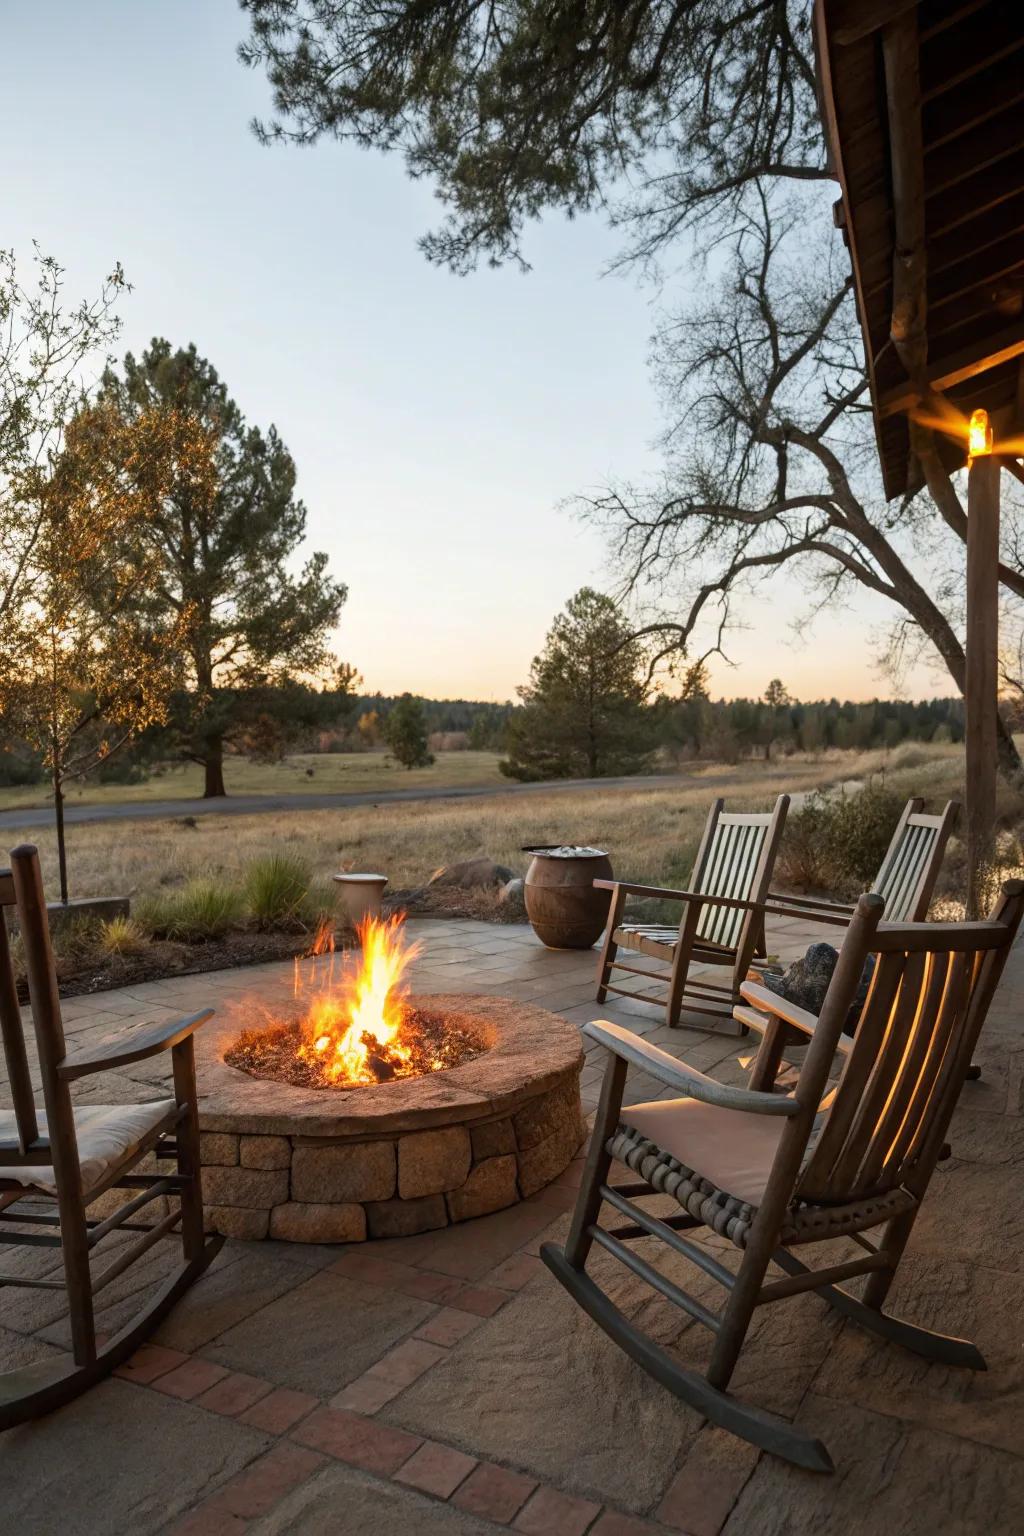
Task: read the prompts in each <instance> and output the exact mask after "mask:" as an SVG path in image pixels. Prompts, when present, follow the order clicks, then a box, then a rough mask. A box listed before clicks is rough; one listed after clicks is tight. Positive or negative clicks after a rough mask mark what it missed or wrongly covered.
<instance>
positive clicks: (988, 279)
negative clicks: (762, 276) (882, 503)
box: [814, 0, 1024, 498]
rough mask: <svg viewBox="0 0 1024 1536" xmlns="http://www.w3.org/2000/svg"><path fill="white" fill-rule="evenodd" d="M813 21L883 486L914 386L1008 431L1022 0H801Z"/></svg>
mask: <svg viewBox="0 0 1024 1536" xmlns="http://www.w3.org/2000/svg"><path fill="white" fill-rule="evenodd" d="M814 34H815V48H816V54H817V61H818V77H819V86H820V95H821V109H822V117H823V120H824V124H825V131H826V136H827V140H828V146H829V154H830V158H831V164H832V168H833V170H834V171H835V174H836V177H837V179H838V181H839V183H840V186H841V189H842V200H841V204H837V221H838V222H839V223H840V224H841V225H842V226H843V227H844V231H845V237H846V240H847V244H848V247H849V251H850V257H851V261H852V265H853V275H854V284H855V290H856V297H857V307H858V312H859V316H860V324H861V329H862V332H863V335H864V346H865V352H866V357H867V366H868V372H869V376H870V385H871V397H872V404H873V408H874V417H875V430H876V434H877V439H878V450H879V455H880V457H881V463H882V476H883V481H884V485H885V493H886V495H887V496H888V497H889V498H892V497H896V496H900V495H903V494H904V493H905V492H906V491H907V490H914V489H917V488H919V486H920V484H921V474H920V470H919V467H918V464H917V461H916V457H915V455H914V453H913V450H912V444H911V426H910V419H909V417H908V412H910V411H914V410H915V409H917V410H921V411H923V412H924V413H925V414H926V415H927V414H930V415H932V416H934V415H935V411H934V410H932V411H930V412H929V411H928V403H929V399H931V403H932V405H933V406H934V405H935V396H940V395H941V396H944V397H945V399H946V400H947V401H949V402H951V403H952V404H953V405H954V406H955V407H956V408H957V411H958V412H959V413H960V414H961V415H962V416H963V417H964V418H965V419H966V418H967V417H969V416H970V414H971V412H972V411H973V410H975V409H977V408H978V407H984V409H985V410H987V411H988V413H989V417H990V419H991V421H992V425H993V427H994V429H995V436H996V439H997V443H998V439H999V438H1000V437H1001V436H1006V435H1008V434H1011V433H1012V434H1015V435H1017V436H1018V437H1019V435H1020V434H1021V433H1022V432H1024V388H1022V385H1021V379H1022V378H1024V372H1022V366H1021V361H1022V359H1024V0H815V3H814ZM936 444H937V446H938V449H939V453H940V456H941V458H942V460H943V462H944V463H945V465H946V467H947V469H950V470H952V469H954V468H957V467H959V466H961V465H962V464H963V462H964V443H963V442H962V441H957V440H956V439H955V438H950V437H942V436H939V435H938V434H936ZM1015 446H1016V445H1015ZM1008 467H1013V468H1014V470H1015V471H1016V470H1018V469H1019V466H1017V465H1016V463H1015V462H1014V463H1013V464H1012V466H1011V465H1010V464H1008Z"/></svg>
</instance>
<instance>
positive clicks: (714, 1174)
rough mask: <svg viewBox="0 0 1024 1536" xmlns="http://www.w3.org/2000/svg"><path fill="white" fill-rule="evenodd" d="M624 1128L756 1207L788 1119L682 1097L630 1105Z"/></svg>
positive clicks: (669, 1157) (682, 1165) (624, 1113)
mask: <svg viewBox="0 0 1024 1536" xmlns="http://www.w3.org/2000/svg"><path fill="white" fill-rule="evenodd" d="M622 1127H623V1128H625V1129H627V1130H629V1131H632V1132H633V1133H635V1135H636V1136H639V1137H640V1138H642V1139H643V1140H644V1141H645V1142H646V1144H647V1145H648V1146H649V1147H653V1148H655V1149H656V1150H658V1151H659V1152H660V1153H661V1154H662V1156H663V1157H666V1158H668V1159H670V1160H673V1161H675V1162H676V1163H678V1165H679V1167H680V1168H687V1169H691V1170H692V1169H693V1168H699V1169H700V1170H701V1174H702V1175H703V1181H704V1182H705V1183H707V1184H709V1185H711V1186H713V1187H715V1188H716V1189H718V1190H724V1191H728V1193H729V1194H730V1195H732V1196H735V1197H736V1199H737V1200H739V1201H741V1202H744V1203H746V1204H747V1205H750V1206H756V1205H759V1204H760V1202H761V1200H762V1199H763V1197H764V1190H765V1185H766V1184H767V1182H768V1175H769V1174H770V1172H771V1168H772V1159H773V1158H774V1157H775V1153H776V1152H777V1150H778V1146H779V1142H780V1140H781V1139H782V1133H783V1131H784V1130H785V1128H786V1121H785V1119H783V1118H782V1117H781V1116H779V1115H755V1114H747V1113H744V1112H742V1111H737V1110H735V1109H720V1108H719V1107H718V1105H717V1104H703V1103H701V1101H700V1100H699V1099H689V1098H683V1099H660V1100H655V1101H654V1102H652V1103H650V1104H631V1105H630V1106H629V1108H628V1109H624V1110H623V1112H622ZM666 1193H671V1191H669V1190H666Z"/></svg>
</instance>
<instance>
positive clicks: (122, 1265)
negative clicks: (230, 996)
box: [0, 846, 223, 1430]
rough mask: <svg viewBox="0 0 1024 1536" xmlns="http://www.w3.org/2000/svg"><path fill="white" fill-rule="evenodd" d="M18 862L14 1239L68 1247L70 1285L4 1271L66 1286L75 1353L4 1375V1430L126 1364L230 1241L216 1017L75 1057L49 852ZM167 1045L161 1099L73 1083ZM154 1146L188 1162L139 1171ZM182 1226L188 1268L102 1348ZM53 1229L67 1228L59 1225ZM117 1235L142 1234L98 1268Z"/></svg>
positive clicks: (14, 887)
mask: <svg viewBox="0 0 1024 1536" xmlns="http://www.w3.org/2000/svg"><path fill="white" fill-rule="evenodd" d="M11 866H12V867H11V869H10V870H0V1026H2V1030H3V1043H4V1054H5V1056H6V1058H7V1069H8V1073H9V1076H10V1083H11V1094H12V1098H13V1104H14V1108H13V1110H3V1111H0V1244H17V1245H19V1246H25V1245H31V1246H33V1247H52V1248H57V1249H59V1250H60V1252H61V1257H62V1259H63V1268H64V1279H63V1280H58V1279H55V1278H53V1277H52V1275H47V1276H45V1277H39V1276H35V1277H30V1276H29V1275H10V1274H2V1273H0V1287H2V1286H8V1285H13V1286H29V1287H32V1288H42V1289H45V1290H66V1293H67V1300H68V1310H69V1314H70V1324H71V1341H72V1353H71V1356H70V1357H68V1356H61V1357H60V1358H59V1359H56V1360H54V1359H47V1360H44V1361H41V1362H39V1363H38V1364H36V1365H30V1366H26V1367H24V1368H23V1369H21V1370H15V1371H10V1372H8V1373H6V1374H5V1375H0V1430H4V1429H10V1428H11V1427H12V1426H13V1425H15V1424H20V1423H22V1422H24V1421H25V1420H26V1419H30V1418H35V1417H36V1416H37V1415H39V1414H41V1413H47V1412H49V1411H50V1410H51V1409H53V1408H58V1407H60V1406H61V1405H62V1404H63V1403H66V1402H68V1401H70V1400H71V1399H72V1398H73V1397H76V1396H78V1394H79V1393H81V1392H83V1391H85V1390H86V1388H87V1387H90V1386H92V1385H93V1384H94V1383H95V1382H97V1381H99V1380H100V1379H101V1378H102V1377H103V1376H105V1375H107V1374H109V1372H110V1371H112V1370H113V1369H114V1368H115V1366H118V1365H120V1364H121V1363H122V1362H123V1361H124V1360H126V1359H127V1358H128V1357H129V1355H131V1354H132V1353H133V1352H134V1351H135V1350H136V1349H137V1348H138V1346H139V1344H140V1343H142V1341H143V1340H144V1339H145V1338H146V1336H147V1335H148V1334H149V1333H150V1331H151V1330H152V1329H153V1328H155V1327H156V1325H157V1323H158V1322H159V1321H160V1319H161V1318H162V1317H164V1316H165V1314H166V1313H167V1312H169V1311H170V1309H171V1307H172V1306H173V1305H174V1303H175V1302H176V1301H177V1300H178V1298H179V1297H180V1296H182V1295H183V1294H184V1292H185V1291H186V1290H187V1289H188V1287H189V1286H190V1285H191V1284H192V1282H193V1281H194V1280H195V1279H197V1278H198V1276H199V1275H201V1274H202V1272H203V1271H204V1270H205V1269H206V1267H207V1265H208V1264H209V1263H210V1260H211V1259H212V1258H213V1257H214V1255H215V1254H216V1253H217V1251H218V1249H219V1248H220V1246H221V1243H222V1242H223V1239H222V1238H220V1237H214V1238H210V1239H204V1235H203V1201H202V1191H201V1187H200V1173H199V1126H198V1120H197V1116H196V1079H195V1062H194V1055H193V1042H192V1035H193V1033H194V1032H195V1030H196V1029H198V1028H199V1026H200V1025H201V1024H202V1023H204V1021H205V1020H206V1019H208V1018H209V1017H210V1011H209V1010H208V1011H206V1012H205V1013H199V1014H196V1015H194V1017H192V1018H188V1019H178V1020H175V1021H174V1022H171V1023H160V1024H152V1025H144V1026H143V1027H142V1028H140V1029H136V1030H133V1031H131V1032H129V1033H126V1034H125V1035H123V1036H122V1037H121V1038H119V1039H116V1040H112V1041H106V1042H104V1043H103V1044H102V1045H99V1046H96V1047H95V1048H94V1049H92V1050H90V1049H88V1048H86V1049H85V1050H80V1051H75V1052H72V1053H71V1054H69V1053H68V1052H67V1051H66V1049H65V1042H64V1030H63V1025H62V1023H61V1012H60V1003H59V1001H58V997H57V977H56V972H55V970H54V964H53V951H52V949H51V947H50V935H49V927H48V923H47V918H46V903H45V900H44V897H43V885H42V878H41V875H40V871H39V859H38V856H37V853H36V850H35V848H33V847H30V846H24V847H21V848H16V849H15V850H14V851H13V853H12V854H11ZM15 905H16V906H17V910H18V921H19V924H20V928H21V934H22V940H23V943H24V946H25V956H26V967H27V972H28V987H29V999H30V1002H31V1005H32V1018H33V1023H34V1027H35V1037H36V1045H37V1048H38V1055H39V1069H40V1077H41V1080H42V1093H43V1104H44V1112H43V1113H40V1112H39V1111H38V1110H37V1108H36V1104H35V1100H34V1097H33V1092H32V1082H31V1078H30V1075H29V1066H28V1057H27V1054H26V1050H25V1037H24V1034H23V1032H22V1024H21V1014H20V1010H19V1008H18V999H17V992H16V990H15V983H14V971H13V968H12V965H11V952H10V945H9V943H8V935H7V922H6V914H5V911H4V909H5V908H6V907H8V906H15ZM167 1050H169V1051H170V1052H171V1062H172V1068H173V1077H174V1096H173V1098H164V1099H160V1100H158V1101H157V1102H155V1103H148V1104H128V1105H126V1104H111V1105H99V1104H89V1105H78V1106H72V1103H71V1096H70V1091H69V1085H70V1084H71V1083H72V1082H73V1081H74V1080H75V1079H76V1078H80V1077H86V1076H88V1075H91V1074H92V1073H94V1072H104V1071H109V1070H113V1069H116V1068H118V1067H123V1066H125V1065H127V1064H128V1063H129V1062H135V1061H142V1060H144V1059H145V1058H146V1057H148V1056H155V1055H156V1054H157V1053H158V1052H161V1051H167ZM147 1152H156V1154H157V1155H158V1156H159V1157H164V1158H175V1159H176V1163H177V1172H175V1173H166V1174H159V1173H153V1174H143V1173H133V1172H132V1171H131V1170H132V1169H133V1168H134V1167H135V1166H136V1165H137V1164H138V1162H139V1161H140V1159H141V1158H142V1157H143V1156H144V1155H145V1154H146V1153H147ZM108 1189H123V1190H129V1191H133V1192H134V1193H133V1194H132V1195H131V1196H130V1197H129V1198H128V1199H126V1200H125V1202H124V1203H123V1204H122V1205H121V1206H119V1207H118V1209H117V1210H116V1211H114V1212H113V1214H112V1215H109V1216H107V1217H106V1218H105V1219H102V1220H101V1219H99V1218H91V1217H89V1216H88V1215H87V1210H88V1207H89V1206H90V1205H92V1204H93V1202H94V1201H95V1200H96V1199H97V1198H98V1197H99V1196H100V1195H101V1194H103V1193H104V1192H105V1191H106V1190H108ZM161 1196H168V1197H170V1199H171V1200H172V1201H173V1202H174V1205H173V1207H172V1209H171V1210H170V1212H169V1214H167V1215H165V1216H162V1217H161V1218H160V1219H159V1220H157V1221H156V1222H155V1223H154V1224H153V1225H151V1226H150V1225H146V1224H145V1223H144V1222H138V1221H136V1220H134V1218H135V1217H137V1216H138V1214H139V1212H140V1211H142V1210H143V1209H144V1207H145V1206H146V1205H148V1204H149V1202H150V1201H152V1200H155V1199H157V1198H159V1197H161ZM54 1206H56V1211H55V1212H54ZM179 1226H180V1228H181V1245H182V1250H183V1257H182V1262H181V1264H180V1265H179V1266H178V1267H177V1268H176V1269H175V1270H174V1271H173V1273H172V1274H171V1275H170V1276H169V1277H168V1278H167V1279H166V1280H165V1282H164V1284H163V1285H162V1287H161V1288H160V1289H159V1290H158V1291H157V1293H156V1294H155V1295H154V1296H152V1297H151V1298H150V1300H149V1302H148V1304H147V1305H146V1306H145V1307H144V1308H143V1309H142V1311H141V1312H139V1313H138V1314H137V1315H136V1317H135V1318H133V1319H132V1321H131V1322H129V1323H128V1324H126V1326H125V1327H124V1328H122V1329H121V1331H120V1332H119V1333H118V1334H117V1335H116V1336H115V1337H114V1338H112V1339H110V1340H109V1341H108V1342H105V1343H103V1344H102V1346H101V1345H100V1344H99V1342H98V1340H97V1337H96V1328H95V1321H94V1315H93V1303H94V1298H95V1297H96V1295H97V1294H98V1293H99V1292H101V1291H102V1290H103V1288H104V1287H105V1286H106V1285H108V1284H109V1283H110V1282H111V1281H112V1280H115V1279H117V1277H118V1276H119V1275H121V1274H123V1273H124V1271H125V1270H126V1269H127V1268H128V1267H129V1266H130V1265H131V1264H132V1263H134V1261H135V1260H136V1259H137V1258H139V1257H141V1256H142V1254H144V1253H147V1252H148V1251H149V1250H150V1249H151V1248H152V1247H153V1246H154V1245H155V1244H156V1243H157V1242H158V1241H159V1239H160V1238H162V1237H165V1236H167V1235H169V1234H171V1233H172V1232H173V1231H174V1229H175V1228H176V1227H179ZM19 1228H27V1230H26V1231H19V1230H18V1229H19ZM52 1228H56V1229H57V1230H56V1231H53V1230H47V1229H52ZM40 1229H42V1230H40ZM113 1232H138V1233H141V1234H142V1235H141V1236H140V1237H139V1238H138V1240H137V1241H135V1242H133V1243H131V1244H130V1246H128V1247H127V1248H124V1249H122V1250H121V1251H120V1252H119V1253H118V1254H117V1256H116V1257H115V1256H111V1260H110V1262H109V1263H108V1264H107V1266H106V1268H104V1269H103V1270H102V1272H101V1273H100V1274H98V1275H95V1276H94V1275H93V1274H92V1272H91V1270H90V1262H89V1261H90V1255H91V1253H92V1251H93V1249H95V1248H96V1247H97V1246H98V1245H99V1244H100V1243H101V1242H102V1241H103V1239H104V1238H105V1237H107V1236H108V1235H109V1234H111V1233H113ZM0 1268H2V1259H0ZM0 1317H2V1308H0Z"/></svg>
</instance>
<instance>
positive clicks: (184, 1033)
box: [57, 1008, 213, 1082]
mask: <svg viewBox="0 0 1024 1536" xmlns="http://www.w3.org/2000/svg"><path fill="white" fill-rule="evenodd" d="M212 1018H213V1009H212V1008H204V1009H203V1011H202V1012H201V1013H193V1014H190V1015H189V1017H188V1018H186V1019H161V1020H160V1021H159V1022H158V1023H156V1024H144V1025H142V1026H141V1027H140V1028H139V1029H132V1030H126V1031H125V1032H124V1033H123V1034H120V1035H117V1036H115V1038H114V1039H113V1040H106V1041H104V1042H103V1043H102V1044H101V1045H96V1046H93V1047H92V1049H91V1050H90V1049H88V1048H87V1049H85V1050H82V1051H73V1052H72V1054H71V1055H70V1056H65V1057H64V1060H63V1061H62V1062H61V1063H60V1065H59V1066H58V1067H57V1076H58V1077H61V1078H63V1079H64V1081H65V1082H73V1081H74V1079H75V1078H76V1077H87V1076H88V1075H89V1074H90V1073H91V1072H110V1071H113V1070H114V1069H115V1068H116V1067H126V1066H128V1065H129V1063H131V1062H133V1061H144V1060H145V1059H146V1057H147V1056H158V1055H159V1054H160V1052H161V1051H169V1050H171V1049H172V1048H173V1047H174V1046H176V1045H180V1044H181V1042H182V1041H183V1040H187V1039H188V1037H189V1036H190V1035H192V1034H194V1033H195V1031H196V1030H197V1029H198V1028H199V1026H200V1025H201V1024H205V1023H206V1021H207V1019H212Z"/></svg>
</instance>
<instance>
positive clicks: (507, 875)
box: [427, 857, 515, 891]
mask: <svg viewBox="0 0 1024 1536" xmlns="http://www.w3.org/2000/svg"><path fill="white" fill-rule="evenodd" d="M514 879H515V870H514V869H509V868H508V866H507V865H505V864H495V862H494V860H493V859H488V858H485V857H480V858H476V859H462V860H460V862H459V863H457V864H445V865H443V866H442V867H441V868H440V869H437V870H435V871H434V873H433V874H432V875H431V877H430V879H429V881H428V882H427V884H428V885H436V886H455V887H456V888H457V889H459V890H463V891H468V890H475V889H486V888H495V887H497V886H505V885H508V883H509V881H511V880H514Z"/></svg>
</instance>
